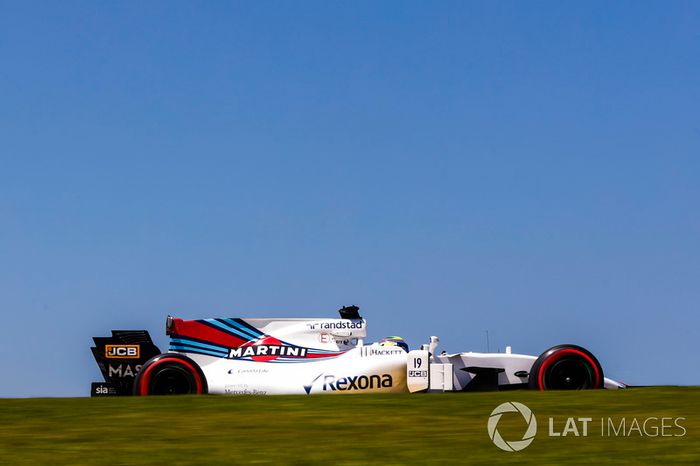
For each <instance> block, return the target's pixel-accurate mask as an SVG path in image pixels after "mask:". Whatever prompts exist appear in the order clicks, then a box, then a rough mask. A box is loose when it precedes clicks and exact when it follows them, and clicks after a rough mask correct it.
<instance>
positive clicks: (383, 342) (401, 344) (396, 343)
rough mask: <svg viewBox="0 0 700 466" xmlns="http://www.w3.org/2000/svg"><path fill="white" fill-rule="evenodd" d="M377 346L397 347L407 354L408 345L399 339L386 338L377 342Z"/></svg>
mask: <svg viewBox="0 0 700 466" xmlns="http://www.w3.org/2000/svg"><path fill="white" fill-rule="evenodd" d="M379 346H398V347H400V348H403V350H404V351H406V352H407V353H408V344H407V343H406V341H405V340H404V339H403V338H401V337H386V338H382V339H381V340H379Z"/></svg>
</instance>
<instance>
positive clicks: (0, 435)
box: [0, 387, 700, 466]
mask: <svg viewBox="0 0 700 466" xmlns="http://www.w3.org/2000/svg"><path fill="white" fill-rule="evenodd" d="M505 401H519V402H521V403H524V404H526V405H527V406H528V407H529V408H531V409H532V411H533V412H534V414H535V416H536V418H537V421H538V430H537V432H538V433H537V436H536V438H535V440H534V442H533V443H532V444H531V445H530V446H529V447H528V448H526V449H525V450H523V451H520V452H515V453H512V452H504V451H501V450H499V449H498V448H496V447H495V446H494V445H493V443H492V442H491V440H490V438H489V436H488V434H487V429H486V424H487V420H488V418H489V415H490V414H491V411H492V410H493V409H494V408H495V407H496V406H498V405H499V404H500V403H502V402H505ZM550 417H551V418H552V419H553V422H552V432H555V433H562V432H563V430H564V427H565V425H566V421H567V419H568V418H569V417H574V418H579V417H582V418H591V419H592V420H591V421H589V422H588V436H586V437H583V436H582V422H581V421H578V420H575V421H574V422H576V425H577V429H578V431H579V432H578V433H579V436H578V437H577V436H574V435H573V433H569V435H567V436H565V437H563V436H558V437H553V436H549V430H550V426H549V418H550ZM650 417H653V418H658V419H657V420H653V419H652V420H650V421H647V425H646V430H647V432H646V433H644V432H641V433H638V432H637V430H635V429H634V428H633V427H634V419H637V423H638V425H639V426H640V430H641V426H642V423H643V421H644V420H645V419H647V418H650ZM679 417H680V418H684V419H681V420H678V419H676V418H679ZM601 418H602V420H603V424H602V427H601ZM661 418H671V419H672V420H670V421H669V420H668V419H665V420H664V419H661ZM623 419H624V421H625V423H626V424H625V427H624V428H623V429H620V425H621V422H622V420H623ZM662 424H663V425H665V426H666V428H665V429H663V430H664V433H665V434H667V435H668V434H670V435H671V436H661V433H662V429H661V427H662ZM610 425H612V426H613V431H615V430H617V431H618V433H617V434H614V432H609V426H610ZM678 425H680V426H682V427H679V426H678ZM525 426H526V424H525V421H524V420H523V418H522V417H521V416H519V415H517V414H507V415H504V416H503V418H502V420H501V423H499V425H498V429H499V431H500V433H501V434H502V436H503V437H504V438H505V439H506V440H519V439H520V437H521V436H522V434H523V433H524V431H525ZM655 426H656V427H657V428H658V430H657V433H658V436H651V435H649V434H653V433H654V432H655V429H654V427H655ZM668 426H671V427H668ZM630 427H632V431H631V432H628V431H629V430H630ZM622 430H624V433H625V434H627V433H629V435H623V433H622ZM684 431H685V434H684V435H683V436H681V434H683V433H684ZM601 434H602V435H601ZM608 434H611V435H608ZM674 435H675V436H674ZM492 463H498V464H519V465H522V464H596V463H598V464H599V463H611V464H612V463H614V464H618V465H619V464H623V465H624V464H635V465H636V464H668V465H670V464H674V465H675V464H687V465H697V464H700V388H697V387H688V388H681V387H655V388H636V389H629V390H620V391H605V390H600V391H588V392H545V393H540V392H528V391H518V392H500V393H470V394H454V393H453V394H436V395H345V396H333V395H329V396H310V397H303V396H294V397H292V396H284V397H265V398H262V397H215V396H206V397H189V396H188V397H161V398H156V397H153V398H99V399H90V398H72V399H2V400H0V464H3V465H4V464H7V465H25V464H26V465H35V464H52V465H63V464H65V465H80V464H90V465H127V464H128V465H132V464H134V465H138V464H163V465H165V464H167V465H186V464H207V465H209V464H217V465H218V464H221V465H224V464H225V465H240V464H256V465H273V464H274V465H280V464H281V465H287V464H289V465H309V464H318V465H326V466H328V465H333V466H340V465H359V464H380V465H392V464H420V465H426V464H436V465H437V464H440V465H449V464H492Z"/></svg>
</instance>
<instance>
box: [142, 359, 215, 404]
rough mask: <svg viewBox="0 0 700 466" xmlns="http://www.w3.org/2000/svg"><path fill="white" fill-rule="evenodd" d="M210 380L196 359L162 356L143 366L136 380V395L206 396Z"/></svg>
mask: <svg viewBox="0 0 700 466" xmlns="http://www.w3.org/2000/svg"><path fill="white" fill-rule="evenodd" d="M207 391H208V387H207V381H206V378H205V377H204V374H203V373H202V369H201V368H200V367H199V366H198V365H197V363H196V362H194V361H193V360H192V359H190V358H188V357H187V356H184V355H182V354H177V353H165V354H159V355H158V356H155V357H153V358H151V359H150V360H149V361H148V362H146V364H144V365H143V367H142V368H141V370H140V371H139V372H138V374H137V375H136V379H135V380H134V395H140V396H150V395H192V394H198V395H201V394H205V393H207Z"/></svg>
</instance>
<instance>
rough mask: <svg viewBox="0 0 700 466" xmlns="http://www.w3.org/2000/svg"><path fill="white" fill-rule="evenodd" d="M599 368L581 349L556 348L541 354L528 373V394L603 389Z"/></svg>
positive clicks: (601, 373)
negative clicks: (529, 390) (547, 391)
mask: <svg viewBox="0 0 700 466" xmlns="http://www.w3.org/2000/svg"><path fill="white" fill-rule="evenodd" d="M604 379H605V377H604V375H603V368H602V367H601V366H600V363H599V362H598V359H596V357H595V356H593V354H592V353H591V352H590V351H588V350H587V349H585V348H582V347H580V346H576V345H558V346H554V347H552V348H549V349H548V350H547V351H545V352H544V353H542V354H541V355H540V357H539V358H537V360H536V361H535V363H534V364H533V365H532V368H531V369H530V380H529V381H528V386H529V388H530V389H532V390H586V389H593V388H603V385H604V383H605V380H604Z"/></svg>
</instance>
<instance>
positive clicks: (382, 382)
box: [323, 374, 394, 392]
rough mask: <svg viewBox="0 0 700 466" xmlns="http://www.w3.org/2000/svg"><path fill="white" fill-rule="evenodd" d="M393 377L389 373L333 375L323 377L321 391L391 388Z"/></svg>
mask: <svg viewBox="0 0 700 466" xmlns="http://www.w3.org/2000/svg"><path fill="white" fill-rule="evenodd" d="M393 385H394V379H392V378H391V375H390V374H382V375H378V374H374V375H356V376H354V377H342V378H340V379H336V378H335V376H334V375H326V376H324V377H323V391H332V392H334V391H340V392H344V391H348V390H368V389H373V388H391V387H392V386H393Z"/></svg>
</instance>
